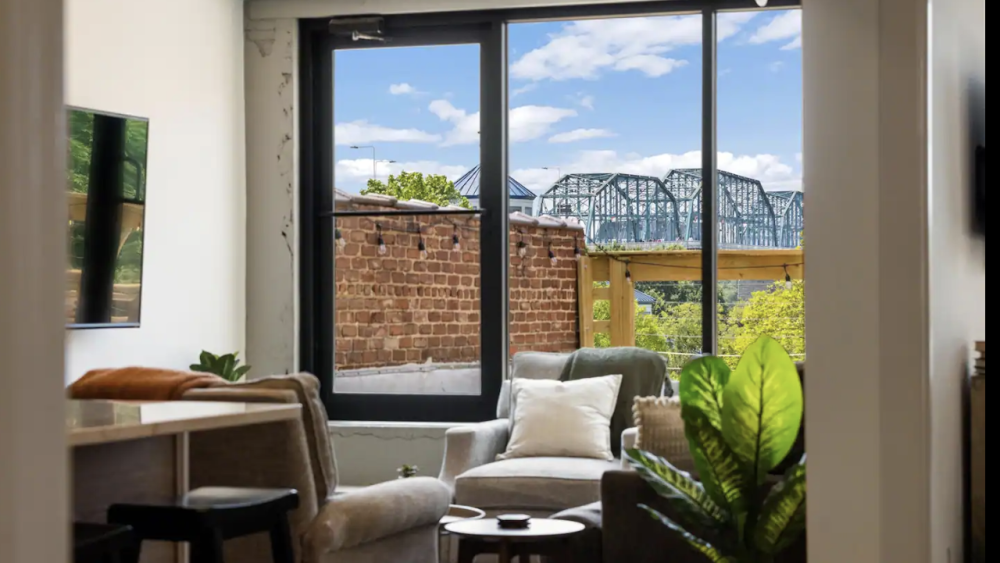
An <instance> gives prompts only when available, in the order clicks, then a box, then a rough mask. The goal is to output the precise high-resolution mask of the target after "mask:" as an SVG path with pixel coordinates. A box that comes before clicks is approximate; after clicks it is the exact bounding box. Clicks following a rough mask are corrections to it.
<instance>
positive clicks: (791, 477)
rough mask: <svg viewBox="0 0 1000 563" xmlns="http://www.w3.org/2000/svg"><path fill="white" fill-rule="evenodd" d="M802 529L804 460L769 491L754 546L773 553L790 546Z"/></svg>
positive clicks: (804, 482)
mask: <svg viewBox="0 0 1000 563" xmlns="http://www.w3.org/2000/svg"><path fill="white" fill-rule="evenodd" d="M805 528H806V460H805V458H803V459H802V461H801V462H800V463H799V464H798V465H796V466H794V467H792V468H791V469H789V470H788V472H787V473H786V474H785V478H784V480H783V481H782V482H781V483H780V484H778V485H777V486H775V487H774V489H772V490H771V493H770V494H769V495H768V497H767V500H765V501H764V507H763V508H762V509H761V514H760V520H758V522H757V530H756V533H755V534H754V541H755V543H756V544H757V549H759V550H760V551H762V552H764V553H766V554H769V555H777V554H779V553H781V552H782V551H784V550H786V549H788V548H789V547H791V546H792V544H793V543H794V542H795V540H796V539H798V538H799V536H800V535H801V534H802V532H804V531H805Z"/></svg>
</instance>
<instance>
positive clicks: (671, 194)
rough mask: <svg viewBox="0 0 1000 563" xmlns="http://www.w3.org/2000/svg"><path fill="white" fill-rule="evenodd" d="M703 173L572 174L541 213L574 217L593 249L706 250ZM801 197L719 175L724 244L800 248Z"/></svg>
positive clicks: (556, 187)
mask: <svg viewBox="0 0 1000 563" xmlns="http://www.w3.org/2000/svg"><path fill="white" fill-rule="evenodd" d="M701 190H702V178H701V169H684V170H672V171H671V172H670V173H669V174H667V175H666V177H664V178H662V179H660V178H656V177H653V176H637V175H632V174H617V173H606V174H569V175H566V176H563V177H562V178H560V179H559V181H558V182H556V183H555V185H553V186H552V188H550V189H549V190H548V191H547V192H546V193H545V195H543V196H542V198H541V214H543V215H551V216H553V217H560V218H575V219H577V220H579V221H580V222H581V223H583V225H584V226H585V228H586V232H587V238H588V240H589V242H590V244H596V245H602V246H613V245H626V246H660V245H663V246H680V247H683V248H701V238H702V237H701V235H702V205H701V204H702V196H701ZM803 228H804V220H803V197H802V192H791V191H787V192H768V191H765V190H764V186H763V185H762V184H761V183H760V182H759V181H758V180H754V179H752V178H746V177H744V176H738V175H736V174H732V173H730V172H725V171H721V170H720V171H719V246H720V248H723V249H743V248H796V247H798V246H799V245H800V244H801V241H802V232H803Z"/></svg>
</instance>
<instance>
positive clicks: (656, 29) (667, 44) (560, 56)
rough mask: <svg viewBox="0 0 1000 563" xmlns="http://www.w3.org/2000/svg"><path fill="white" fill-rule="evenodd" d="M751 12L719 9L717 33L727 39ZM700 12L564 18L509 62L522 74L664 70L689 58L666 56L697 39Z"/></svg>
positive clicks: (552, 76)
mask: <svg viewBox="0 0 1000 563" xmlns="http://www.w3.org/2000/svg"><path fill="white" fill-rule="evenodd" d="M754 16H755V14H754V13H747V12H743V13H732V14H724V15H723V16H722V17H720V18H719V38H720V40H725V39H728V38H729V37H732V36H733V35H735V34H736V33H738V32H739V31H740V29H741V28H742V27H743V26H744V25H745V24H746V23H747V22H749V21H750V20H752V19H753V18H754ZM701 21H702V20H701V16H670V17H649V18H627V19H604V20H585V21H579V22H574V23H570V24H566V25H564V26H563V28H562V30H561V31H559V32H558V33H554V34H551V35H550V36H549V42H548V43H547V44H546V45H544V46H542V47H539V48H538V49H535V50H533V51H530V52H528V53H526V54H525V55H524V56H523V57H521V58H520V59H518V60H517V61H516V62H515V63H514V64H513V65H512V66H511V75H512V76H513V77H515V78H518V79H522V80H535V81H540V80H571V79H581V78H582V79H596V78H598V77H600V76H601V75H602V74H603V73H605V72H627V71H639V72H641V73H643V74H645V75H646V76H649V77H659V76H664V75H666V74H669V73H670V72H673V71H675V70H677V69H679V68H682V67H684V66H685V65H687V64H688V61H686V60H683V59H679V58H671V57H667V56H665V54H666V53H669V52H671V51H674V50H675V49H677V48H679V47H688V46H696V45H700V44H701V39H702V25H701Z"/></svg>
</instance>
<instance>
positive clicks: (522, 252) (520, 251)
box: [517, 240, 528, 258]
mask: <svg viewBox="0 0 1000 563" xmlns="http://www.w3.org/2000/svg"><path fill="white" fill-rule="evenodd" d="M517 255H518V256H520V257H521V258H524V257H526V256H527V255H528V245H527V244H526V243H525V242H524V241H523V240H520V241H517Z"/></svg>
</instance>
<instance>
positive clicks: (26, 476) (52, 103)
mask: <svg viewBox="0 0 1000 563" xmlns="http://www.w3.org/2000/svg"><path fill="white" fill-rule="evenodd" d="M62 18H63V6H62V1H61V0H32V1H31V2H25V1H24V0H0V124H2V127H0V390H2V391H0V563H35V562H45V563H59V562H63V561H66V559H67V555H68V553H69V541H68V538H67V535H68V531H69V527H68V526H64V525H63V524H65V523H68V521H69V510H68V507H69V477H68V475H69V467H68V460H67V448H66V423H65V418H64V416H63V410H64V407H65V401H64V399H63V397H64V387H63V377H62V373H63V354H62V341H63V331H62V322H63V318H64V317H63V315H64V311H63V299H64V296H65V287H66V284H65V281H64V280H65V277H64V276H65V269H66V264H65V252H64V250H63V249H64V248H65V246H66V244H65V241H66V187H65V186H66V184H65V182H66V167H65V154H66V152H65V146H66V145H65V137H66V136H65V133H64V131H65V125H64V124H65V120H64V118H63V99H62V58H63V52H62V37H61V33H62Z"/></svg>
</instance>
